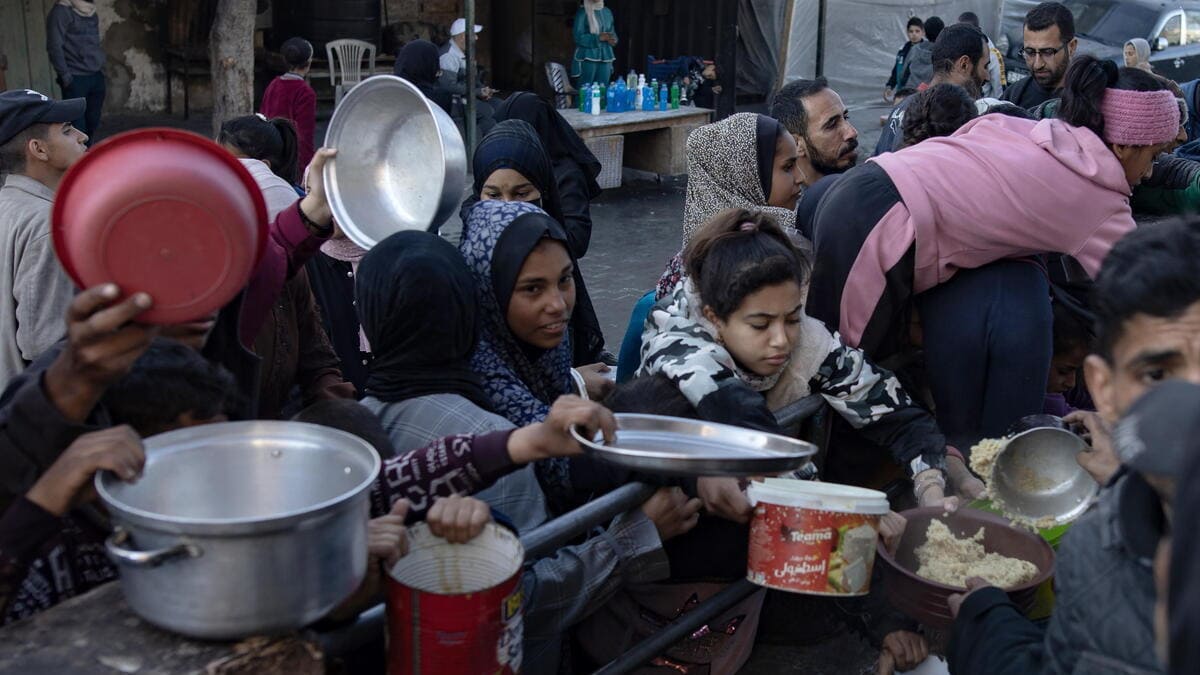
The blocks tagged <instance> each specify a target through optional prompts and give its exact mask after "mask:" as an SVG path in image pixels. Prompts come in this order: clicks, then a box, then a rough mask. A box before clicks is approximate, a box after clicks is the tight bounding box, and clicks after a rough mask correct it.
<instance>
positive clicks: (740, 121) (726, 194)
mask: <svg viewBox="0 0 1200 675" xmlns="http://www.w3.org/2000/svg"><path fill="white" fill-rule="evenodd" d="M760 117H762V116H761V115H756V114H754V113H738V114H736V115H733V116H731V117H727V118H725V119H723V120H721V121H720V122H714V123H713V124H707V125H705V126H702V127H700V128H698V129H696V130H695V131H693V132H692V133H691V135H689V136H688V140H687V160H688V161H687V163H688V185H687V197H686V199H685V201H684V207H683V244H684V246H687V243H688V242H689V241H690V240H691V238H692V234H693V233H695V232H696V230H698V229H699V228H700V227H701V226H702V225H704V224H705V223H706V222H708V221H709V219H711V218H712V217H713V216H715V215H717V214H718V213H720V212H721V211H724V210H725V209H731V208H741V209H753V210H757V211H762V212H764V213H768V214H770V215H771V216H772V217H773V218H775V220H776V221H777V222H778V223H779V224H780V225H781V226H782V227H783V228H784V229H785V230H795V224H796V214H795V212H794V211H792V210H791V209H781V208H777V207H773V206H767V198H768V195H767V194H766V193H765V192H764V190H763V186H764V184H765V185H767V186H769V185H770V179H769V177H768V178H767V180H763V177H762V175H761V169H760V166H766V167H767V168H768V170H769V171H772V172H773V170H774V164H775V158H774V156H773V155H774V148H775V140H776V136H775V134H777V132H778V128H779V126H778V123H775V124H769V123H768V124H762V125H760V124H759V118H760ZM767 119H768V120H769V119H770V118H767ZM771 121H772V122H773V121H774V120H771ZM760 129H761V130H762V131H761V132H760ZM760 133H765V134H769V135H770V138H769V139H764V140H763V143H762V144H761V146H762V147H769V148H771V151H772V157H771V158H770V160H769V161H767V162H763V163H761V164H760V159H759V156H760V152H759V148H760V142H759V135H760ZM768 141H769V143H768Z"/></svg>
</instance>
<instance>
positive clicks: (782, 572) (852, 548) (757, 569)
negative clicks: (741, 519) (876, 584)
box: [746, 478, 888, 596]
mask: <svg viewBox="0 0 1200 675" xmlns="http://www.w3.org/2000/svg"><path fill="white" fill-rule="evenodd" d="M748 496H749V498H750V503H752V504H754V518H753V519H752V520H751V521H750V551H749V555H748V562H747V570H746V578H747V579H749V580H750V581H752V582H754V583H756V584H758V585H760V586H766V587H768V588H775V589H778V590H781V591H791V592H793V593H804V594H807V595H834V596H853V595H866V594H867V592H868V591H869V590H870V587H871V568H872V567H873V566H874V564H875V542H876V540H877V539H878V537H879V519H880V517H882V516H883V515H884V514H885V513H887V512H888V501H887V495H885V494H884V493H882V492H878V491H876V490H867V489H864V488H857V487H851V486H849V485H837V484H834V483H818V482H815V481H802V480H790V479H779V478H768V479H766V480H765V481H763V482H755V483H751V484H750V487H749V490H748Z"/></svg>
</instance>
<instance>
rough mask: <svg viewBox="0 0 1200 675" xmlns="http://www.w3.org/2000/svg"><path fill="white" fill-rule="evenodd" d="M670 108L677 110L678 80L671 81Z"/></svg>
mask: <svg viewBox="0 0 1200 675" xmlns="http://www.w3.org/2000/svg"><path fill="white" fill-rule="evenodd" d="M671 110H679V80H676V81H674V82H672V83H671Z"/></svg>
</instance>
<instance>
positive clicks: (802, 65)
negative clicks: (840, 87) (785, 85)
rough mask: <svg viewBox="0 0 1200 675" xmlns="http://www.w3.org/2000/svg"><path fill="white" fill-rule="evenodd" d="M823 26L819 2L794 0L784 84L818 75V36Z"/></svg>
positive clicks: (815, 0)
mask: <svg viewBox="0 0 1200 675" xmlns="http://www.w3.org/2000/svg"><path fill="white" fill-rule="evenodd" d="M820 25H821V3H820V2H819V0H794V2H793V3H792V25H791V26H790V27H789V29H788V35H789V37H788V50H787V70H786V71H785V73H784V78H783V79H784V82H791V81H792V80H797V79H812V78H813V77H814V76H816V74H817V41H818V40H817V34H818V32H819V29H820Z"/></svg>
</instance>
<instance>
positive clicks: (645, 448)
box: [571, 413, 817, 476]
mask: <svg viewBox="0 0 1200 675" xmlns="http://www.w3.org/2000/svg"><path fill="white" fill-rule="evenodd" d="M616 418H617V442H616V443H615V444H614V445H607V444H605V443H604V442H603V440H602V439H587V438H584V437H583V436H582V435H581V434H580V433H579V432H578V431H577V430H576V429H572V430H571V434H572V435H573V436H574V437H575V440H577V441H579V443H580V444H581V445H583V447H584V449H585V450H588V451H590V452H594V453H595V454H596V455H597V456H599V457H600V458H602V459H604V460H607V461H609V462H612V463H614V464H619V465H621V466H624V467H628V468H630V469H634V470H636V471H643V472H646V473H654V474H662V475H669V476H758V475H769V474H778V473H783V472H785V471H791V470H793V469H797V468H799V467H801V466H803V465H805V464H807V463H808V458H809V457H811V456H813V455H814V454H816V452H817V447H816V446H815V445H813V444H812V443H807V442H805V441H801V440H799V439H795V438H788V437H787V436H779V435H777V434H768V433H766V432H763V431H755V430H753V429H744V428H742V427H735V426H729V425H726V424H714V423H712V422H704V421H701V420H689V419H683V418H679V417H667V416H665V415H638V414H631V413H617V415H616Z"/></svg>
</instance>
